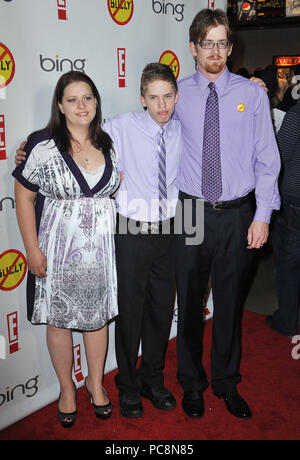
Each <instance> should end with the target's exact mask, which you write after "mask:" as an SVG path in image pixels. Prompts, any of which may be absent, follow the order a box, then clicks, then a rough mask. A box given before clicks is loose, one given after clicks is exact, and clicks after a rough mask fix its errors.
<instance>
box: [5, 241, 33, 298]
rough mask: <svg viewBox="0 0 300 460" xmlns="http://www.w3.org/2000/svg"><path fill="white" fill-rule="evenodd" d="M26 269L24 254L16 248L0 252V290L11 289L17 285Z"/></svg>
mask: <svg viewBox="0 0 300 460" xmlns="http://www.w3.org/2000/svg"><path fill="white" fill-rule="evenodd" d="M26 270H27V262H26V259H25V256H24V255H23V254H22V253H21V252H20V251H17V250H16V249H9V250H8V251H5V252H3V253H2V254H0V290H2V291H12V290H13V289H15V288H16V287H18V286H19V285H20V284H21V283H22V281H23V279H24V277H25V275H26Z"/></svg>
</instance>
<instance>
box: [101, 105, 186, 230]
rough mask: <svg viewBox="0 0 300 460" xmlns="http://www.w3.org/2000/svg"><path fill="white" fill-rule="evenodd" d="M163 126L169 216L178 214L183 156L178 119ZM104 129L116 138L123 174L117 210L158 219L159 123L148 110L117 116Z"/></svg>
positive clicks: (137, 216)
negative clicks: (178, 181) (181, 160)
mask: <svg viewBox="0 0 300 460" xmlns="http://www.w3.org/2000/svg"><path fill="white" fill-rule="evenodd" d="M164 128H165V134H164V139H165V143H166V152H167V159H166V179H167V194H168V214H167V218H169V217H174V215H175V210H176V203H177V197H178V190H177V188H176V175H177V170H178V165H179V161H180V155H181V129H180V123H179V121H177V120H170V121H169V122H168V124H167V125H166V126H165V127H164ZM103 129H104V130H105V131H106V132H107V133H108V134H109V135H110V137H111V138H112V140H113V143H114V148H115V150H116V153H117V156H118V160H119V169H120V171H123V173H124V180H123V182H122V184H121V187H120V189H119V192H118V194H117V197H116V206H117V210H118V212H119V213H120V214H122V215H123V216H126V217H130V218H132V219H135V220H139V221H144V222H156V221H158V220H159V210H158V153H157V137H158V136H159V132H160V129H161V128H160V126H159V125H158V124H157V123H155V122H154V120H153V119H152V118H151V117H150V115H149V113H148V112H147V111H146V112H141V113H135V112H129V113H124V114H121V115H118V116H116V117H114V118H112V119H110V120H108V121H107V122H106V123H105V124H104V125H103Z"/></svg>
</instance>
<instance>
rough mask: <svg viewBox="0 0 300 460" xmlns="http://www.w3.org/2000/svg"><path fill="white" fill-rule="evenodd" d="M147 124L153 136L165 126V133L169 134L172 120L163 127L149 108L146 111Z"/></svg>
mask: <svg viewBox="0 0 300 460" xmlns="http://www.w3.org/2000/svg"><path fill="white" fill-rule="evenodd" d="M145 119H146V126H147V129H148V131H149V133H150V135H151V137H152V138H156V137H157V136H158V134H159V133H160V131H161V129H162V128H163V129H164V131H165V134H166V135H167V133H168V130H169V129H170V124H171V120H169V121H168V123H167V124H165V125H164V126H163V127H161V126H159V125H158V124H157V123H156V122H155V121H154V120H153V118H151V116H150V115H149V112H148V110H146V111H145Z"/></svg>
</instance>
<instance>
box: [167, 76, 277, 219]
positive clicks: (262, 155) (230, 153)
mask: <svg viewBox="0 0 300 460" xmlns="http://www.w3.org/2000/svg"><path fill="white" fill-rule="evenodd" d="M209 83H210V82H209V80H208V79H207V78H206V77H205V76H204V75H203V74H202V73H201V72H200V71H198V72H196V73H195V74H194V75H192V76H190V77H187V78H185V79H183V80H181V81H180V82H179V101H178V102H177V104H176V109H175V115H174V118H176V119H178V120H180V122H181V126H182V157H181V162H180V165H179V170H178V176H177V182H176V185H177V188H178V189H179V190H182V191H183V192H186V193H188V194H189V195H193V196H198V197H200V198H203V195H202V193H201V176H202V174H201V167H202V146H203V125H204V114H205V105H206V100H207V97H208V94H209V88H208V84H209ZM214 83H215V85H216V90H217V93H218V98H219V113H220V147H221V167H222V189H223V192H222V195H221V197H220V198H219V201H227V200H233V199H235V198H239V197H242V196H244V195H246V194H247V193H248V192H250V191H251V190H253V189H255V196H256V205H257V209H256V213H255V217H254V220H256V221H261V222H267V223H269V222H270V218H271V214H272V210H273V209H279V207H280V197H279V193H278V183H277V179H278V174H279V171H280V156H279V152H278V148H277V143H276V139H275V135H274V129H273V125H272V121H271V115H270V104H269V100H268V97H267V94H266V92H265V91H264V90H263V89H262V88H261V87H260V86H259V85H258V84H257V83H253V82H252V81H250V80H247V79H246V78H243V77H241V76H239V75H235V74H232V73H230V72H229V71H228V69H227V68H226V69H225V71H224V72H223V73H222V74H221V75H220V76H219V77H218V78H217V79H216V80H215V82H214Z"/></svg>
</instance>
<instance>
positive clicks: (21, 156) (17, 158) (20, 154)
mask: <svg viewBox="0 0 300 460" xmlns="http://www.w3.org/2000/svg"><path fill="white" fill-rule="evenodd" d="M25 144H26V142H25V141H24V142H22V143H21V144H20V147H19V148H18V150H17V151H16V156H15V163H16V165H19V164H20V163H22V161H24V160H25V157H26V152H24V150H23V148H24V146H25Z"/></svg>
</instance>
